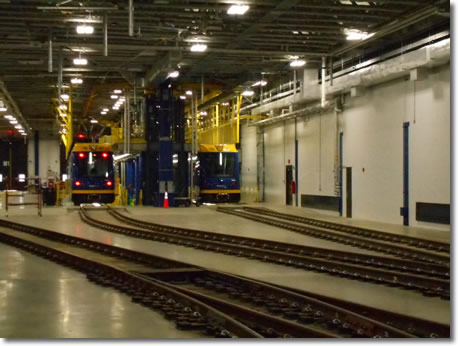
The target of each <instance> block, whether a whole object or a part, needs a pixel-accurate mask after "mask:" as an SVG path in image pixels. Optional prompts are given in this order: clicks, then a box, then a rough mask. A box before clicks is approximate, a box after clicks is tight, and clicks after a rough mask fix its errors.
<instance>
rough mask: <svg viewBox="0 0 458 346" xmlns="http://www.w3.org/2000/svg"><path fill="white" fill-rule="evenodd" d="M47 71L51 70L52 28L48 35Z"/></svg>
mask: <svg viewBox="0 0 458 346" xmlns="http://www.w3.org/2000/svg"><path fill="white" fill-rule="evenodd" d="M48 72H52V29H49V35H48Z"/></svg>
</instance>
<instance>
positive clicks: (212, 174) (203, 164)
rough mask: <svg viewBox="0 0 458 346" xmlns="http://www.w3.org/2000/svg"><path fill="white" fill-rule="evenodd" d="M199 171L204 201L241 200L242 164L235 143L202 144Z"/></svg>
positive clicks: (201, 194) (202, 199)
mask: <svg viewBox="0 0 458 346" xmlns="http://www.w3.org/2000/svg"><path fill="white" fill-rule="evenodd" d="M197 171H198V174H199V180H200V181H199V187H200V197H201V201H202V202H239V201H240V164H239V153H238V151H237V148H236V146H235V144H221V145H212V144H201V145H200V150H199V160H198V166H197Z"/></svg>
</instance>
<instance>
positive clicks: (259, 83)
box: [252, 80, 267, 87]
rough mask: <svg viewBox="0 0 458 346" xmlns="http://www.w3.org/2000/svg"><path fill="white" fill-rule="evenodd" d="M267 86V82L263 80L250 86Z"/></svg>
mask: <svg viewBox="0 0 458 346" xmlns="http://www.w3.org/2000/svg"><path fill="white" fill-rule="evenodd" d="M266 85H267V82H266V81H265V80H260V81H257V82H256V83H254V84H253V85H252V86H254V87H255V86H266Z"/></svg>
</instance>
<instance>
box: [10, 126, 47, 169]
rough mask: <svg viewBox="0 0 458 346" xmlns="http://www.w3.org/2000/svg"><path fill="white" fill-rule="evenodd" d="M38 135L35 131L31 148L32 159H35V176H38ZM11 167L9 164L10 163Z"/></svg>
mask: <svg viewBox="0 0 458 346" xmlns="http://www.w3.org/2000/svg"><path fill="white" fill-rule="evenodd" d="M39 145H40V134H39V132H38V131H35V134H34V138H33V148H34V157H35V162H34V163H35V171H34V173H35V176H36V177H39V176H40V150H39V148H40V146H39ZM10 165H11V163H10Z"/></svg>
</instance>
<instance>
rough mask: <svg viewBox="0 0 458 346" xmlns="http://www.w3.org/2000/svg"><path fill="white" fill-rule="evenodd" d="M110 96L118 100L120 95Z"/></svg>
mask: <svg viewBox="0 0 458 346" xmlns="http://www.w3.org/2000/svg"><path fill="white" fill-rule="evenodd" d="M110 97H111V98H112V99H113V100H117V99H118V97H119V96H118V95H111V96H110Z"/></svg>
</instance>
